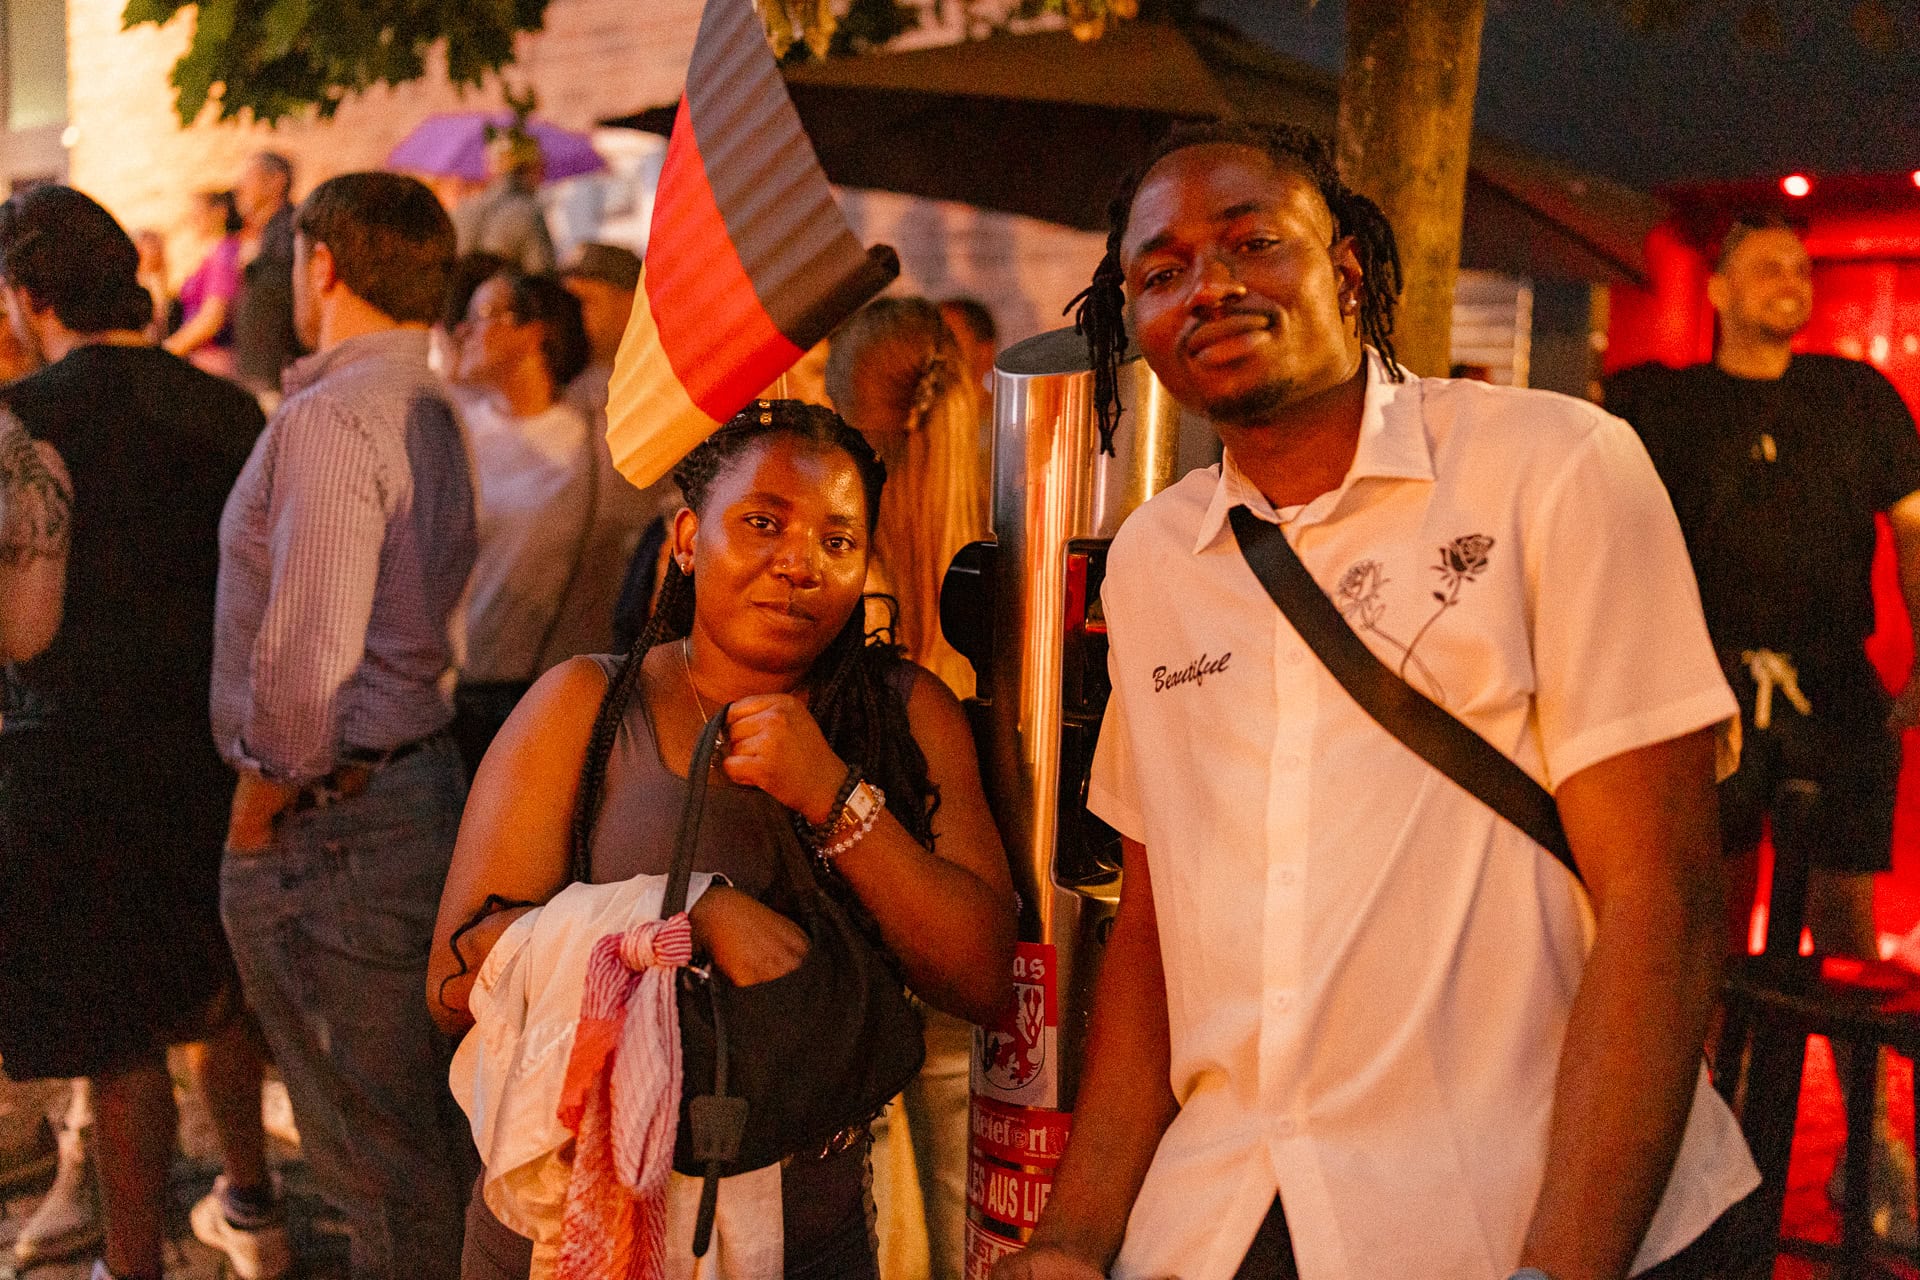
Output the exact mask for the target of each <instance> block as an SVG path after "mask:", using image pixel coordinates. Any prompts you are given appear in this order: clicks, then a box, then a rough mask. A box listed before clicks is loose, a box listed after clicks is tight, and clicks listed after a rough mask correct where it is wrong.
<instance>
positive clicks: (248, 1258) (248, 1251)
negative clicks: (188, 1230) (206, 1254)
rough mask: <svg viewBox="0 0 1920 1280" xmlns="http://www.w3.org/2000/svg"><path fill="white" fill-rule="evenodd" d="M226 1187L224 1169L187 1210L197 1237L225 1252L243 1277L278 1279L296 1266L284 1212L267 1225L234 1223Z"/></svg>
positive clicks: (246, 1278)
mask: <svg viewBox="0 0 1920 1280" xmlns="http://www.w3.org/2000/svg"><path fill="white" fill-rule="evenodd" d="M226 1190H227V1175H225V1174H224V1173H223V1174H221V1175H220V1176H219V1177H217V1178H215V1179H214V1180H213V1190H211V1191H209V1192H207V1194H206V1195H204V1196H202V1197H201V1198H200V1202H199V1203H198V1204H196V1205H194V1206H193V1208H192V1210H191V1211H190V1212H189V1213H188V1214H187V1221H188V1223H189V1224H191V1225H192V1227H193V1235H194V1239H196V1240H198V1241H199V1242H200V1243H201V1244H204V1245H206V1246H207V1247H208V1248H211V1249H218V1250H219V1251H220V1252H221V1253H224V1254H225V1255H226V1256H227V1262H228V1263H229V1264H230V1265H231V1266H232V1267H233V1274H234V1275H236V1276H238V1277H239V1278H240V1280H279V1277H281V1276H283V1275H285V1274H286V1273H287V1272H288V1271H289V1270H291V1269H292V1267H293V1251H292V1250H291V1249H290V1248H289V1247H288V1245H287V1225H286V1221H285V1219H284V1216H283V1217H282V1218H281V1219H280V1220H278V1221H275V1222H272V1223H269V1224H267V1225H265V1226H259V1227H239V1226H235V1225H234V1224H233V1222H232V1221H231V1220H230V1219H229V1218H228V1217H227V1200H226Z"/></svg>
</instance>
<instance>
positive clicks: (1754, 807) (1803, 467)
mask: <svg viewBox="0 0 1920 1280" xmlns="http://www.w3.org/2000/svg"><path fill="white" fill-rule="evenodd" d="M1707 289H1708V298H1709V300H1710V301H1711V302H1712V304H1713V307H1714V310H1715V311H1716V312H1718V314H1719V320H1720V339H1719V345H1718V347H1717V349H1716V350H1715V353H1714V359H1713V361H1712V362H1711V363H1709V364H1698V365H1693V366H1691V367H1689V368H1686V369H1678V370H1675V369H1668V368H1665V367H1662V366H1658V365H1640V366H1637V367H1635V368H1632V369H1627V370H1624V371H1622V372H1620V373H1618V374H1616V375H1615V376H1614V377H1613V378H1611V379H1609V380H1608V382H1607V386H1606V405H1607V408H1608V409H1609V410H1611V411H1612V412H1614V413H1616V414H1619V415H1620V416H1621V417H1623V418H1625V419H1626V420H1627V421H1628V422H1630V423H1632V424H1633V426H1634V427H1635V428H1636V429H1637V430H1638V431H1639V433H1640V436H1641V439H1642V440H1644V441H1645V442H1646V446H1647V452H1648V453H1649V454H1650V455H1652V458H1653V463H1654V466H1655V467H1656V468H1657V469H1658V470H1659V472H1660V476H1661V478H1662V479H1663V480H1664V481H1665V482H1666V485H1667V490H1668V492H1669V493H1670V494H1671V495H1672V497H1673V505H1674V509H1675V511H1676V512H1677V513H1678V514H1679V517H1680V525H1681V528H1682V529H1683V530H1684V532H1685V534H1686V539H1687V546H1688V549H1689V551H1690V552H1691V553H1692V557H1693V566H1694V572H1695V574H1696V575H1697V576H1698V578H1699V581H1700V598H1701V603H1702V604H1703V605H1704V606H1705V609H1706V616H1707V627H1708V630H1709V631H1710V632H1711V633H1712V635H1713V639H1714V643H1715V645H1716V646H1717V647H1718V648H1719V650H1720V656H1721V661H1722V663H1723V665H1724V666H1725V668H1726V672H1727V678H1728V680H1729V681H1730V682H1731V683H1732V685H1733V688H1734V691H1735V693H1736V694H1737V695H1738V696H1739V699H1740V704H1741V720H1742V724H1741V728H1742V730H1743V734H1742V737H1743V741H1744V746H1743V749H1742V758H1741V763H1740V768H1739V770H1738V772H1736V773H1735V774H1734V775H1733V776H1732V777H1730V778H1728V779H1727V780H1726V781H1725V782H1724V783H1722V784H1721V792H1720V798H1721V835H1722V839H1723V841H1724V844H1725V847H1726V850H1727V853H1728V855H1729V857H1730V859H1731V862H1730V868H1729V869H1730V871H1731V872H1732V876H1731V880H1732V883H1731V885H1730V886H1729V895H1728V909H1729V912H1728V916H1729V918H1728V930H1729V944H1730V947H1731V948H1732V949H1733V950H1734V951H1735V952H1738V953H1744V952H1745V951H1746V949H1747V937H1748V921H1749V918H1750V916H1751V913H1752V909H1753V901H1754V890H1755V887H1756V886H1755V876H1756V867H1757V863H1758V847H1759V843H1760V835H1761V827H1762V824H1763V822H1764V821H1765V820H1766V819H1767V818H1769V817H1771V819H1772V824H1773V840H1774V846H1775V849H1776V851H1777V855H1778V856H1780V857H1786V858H1796V859H1801V860H1803V861H1804V862H1805V863H1806V864H1807V865H1808V867H1809V869H1810V870H1809V876H1808V884H1807V907H1806V919H1807V925H1808V927H1809V928H1810V929H1811V930H1812V933H1813V940H1814V946H1815V947H1816V948H1817V949H1818V950H1819V951H1821V952H1822V953H1826V954H1837V955H1845V956H1854V957H1859V958H1862V959H1876V958H1878V955H1879V952H1878V949H1877V942H1878V938H1877V934H1876V931H1875V928H1874V919H1873V876H1874V873H1876V872H1884V871H1886V870H1888V869H1889V868H1890V867H1891V865H1892V839H1893V808H1894V789H1895V785H1896V783H1897V781H1898V778H1899V773H1900V739H1899V735H1900V733H1901V732H1902V731H1904V730H1906V729H1908V728H1911V727H1912V726H1913V725H1914V724H1915V723H1917V722H1920V682H1915V681H1913V680H1909V681H1908V683H1907V685H1906V687H1905V688H1904V689H1903V690H1902V691H1901V692H1900V693H1899V694H1898V695H1897V696H1895V697H1893V698H1891V699H1890V698H1889V697H1888V695H1887V693H1886V691H1885V690H1884V688H1883V687H1882V686H1881V684H1880V680H1879V677H1878V675H1877V674H1876V673H1875V671H1874V669H1873V667H1872V665H1871V663H1869V662H1868V660H1867V657H1866V653H1865V651H1864V649H1863V647H1862V644H1863V642H1864V641H1865V640H1866V638H1867V636H1868V634H1869V633H1870V632H1872V630H1873V623H1874V618H1873V593H1872V587H1871V572H1872V565H1873V554H1874V542H1875V517H1876V516H1877V515H1880V514H1882V513H1884V514H1886V515H1887V516H1888V517H1889V520H1890V522H1891V525H1892V528H1893V535H1894V547H1895V551H1896V552H1897V554H1898V558H1899V562H1900V581H1901V586H1902V592H1903V594H1904V595H1905V596H1906V600H1907V607H1908V612H1909V614H1910V615H1911V616H1912V617H1913V618H1914V620H1915V622H1916V623H1920V434H1917V433H1916V431H1915V428H1914V421H1913V417H1912V415H1911V414H1910V413H1909V412H1908V411H1907V407H1906V405H1905V404H1904V403H1903V402H1902V401H1901V399H1900V395H1899V393H1898V392H1897V391H1895V390H1894V387H1893V384H1892V383H1890V382H1888V381H1887V379H1886V377H1885V376H1884V375H1882V374H1881V373H1880V372H1879V371H1878V370H1877V369H1875V368H1874V367H1873V366H1871V365H1868V364H1864V363H1861V362H1860V361H1857V360H1845V359H1841V358H1839V357H1837V356H1825V355H1796V354H1795V353H1794V351H1793V349H1792V342H1793V339H1794V337H1795V335H1797V334H1798V333H1799V332H1800V330H1801V329H1802V328H1804V327H1805V326H1806V323H1807V320H1808V319H1809V317H1810V315H1811V313H1812V306H1813V264H1812V259H1811V258H1810V257H1809V255H1808V253H1807V250H1806V247H1805V246H1804V245H1803V244H1801V242H1800V238H1799V236H1798V235H1796V234H1795V232H1794V231H1793V229H1792V228H1791V227H1789V226H1787V225H1786V224H1785V223H1784V222H1781V221H1777V220H1775V221H1745V222H1740V223H1736V224H1735V225H1734V227H1733V229H1732V230H1731V231H1729V232H1728V234H1727V236H1726V238H1725V240H1724V241H1723V243H1722V246H1721V250H1720V257H1719V261H1718V262H1717V264H1716V265H1715V269H1714V274H1713V276H1712V279H1711V280H1710V281H1709V283H1708V286H1707ZM1881 1145H1883V1146H1884V1145H1885V1144H1884V1143H1883V1144H1881ZM1877 1181H1878V1179H1877ZM1904 1181H1905V1183H1906V1188H1907V1190H1906V1193H1905V1196H1904V1197H1903V1198H1905V1199H1906V1201H1907V1208H1906V1210H1905V1214H1904V1216H1905V1218H1906V1221H1907V1222H1908V1223H1909V1224H1910V1223H1911V1220H1912V1209H1911V1198H1910V1197H1911V1187H1912V1183H1911V1178H1907V1179H1905V1180H1904Z"/></svg>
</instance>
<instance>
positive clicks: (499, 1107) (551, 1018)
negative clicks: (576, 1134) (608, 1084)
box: [450, 875, 784, 1280]
mask: <svg viewBox="0 0 1920 1280" xmlns="http://www.w3.org/2000/svg"><path fill="white" fill-rule="evenodd" d="M712 879H713V878H712V877H711V876H708V875H695V876H694V877H693V881H692V884H691V885H690V886H689V889H688V895H687V902H688V905H692V903H694V902H695V901H697V900H698V899H699V897H700V895H701V894H703V893H705V892H706V890H707V886H708V885H709V884H710V883H711V882H712ZM666 883H667V878H666V877H665V876H636V877H634V878H633V879H631V880H624V881H621V882H620V883H618V884H573V885H569V886H568V887H567V888H565V889H563V890H561V891H560V892H559V893H558V894H556V895H555V896H554V898H553V900H552V901H551V902H548V903H547V904H546V905H545V906H543V907H539V908H536V909H535V910H532V911H529V912H527V913H526V914H525V915H523V916H521V917H520V918H519V919H518V920H516V921H514V922H513V923H512V924H511V925H509V926H508V928H507V931H506V932H505V933H503V934H501V935H500V940H499V941H498V942H497V943H495V944H494V947H493V950H492V951H491V952H490V953H489V954H488V956H487V959H486V963H484V964H483V965H481V966H480V973H479V975H478V976H477V977H476V979H475V981H474V987H473V994H472V996H471V997H470V998H469V1005H470V1007H471V1009H472V1011H473V1017H474V1027H473V1030H472V1031H469V1032H468V1033H467V1037H466V1039H465V1040H463V1041H461V1042H460V1048H459V1050H458V1051H457V1052H456V1053H455V1054H454V1055H453V1069H452V1071H451V1072H450V1082H451V1084H452V1087H453V1096H454V1098H455V1099H456V1100H457V1101H458V1102H459V1103H460V1106H461V1109H462V1110H464V1111H465V1112H466V1113H467V1119H468V1121H469V1122H470V1123H471V1124H472V1127H473V1140H474V1144H475V1145H476V1146H477V1147H478V1148H479V1149H480V1158H481V1160H482V1161H484V1162H485V1164H486V1173H485V1175H484V1176H483V1178H482V1180H481V1194H482V1196H483V1197H484V1198H485V1199H486V1202H487V1207H488V1208H489V1209H491V1210H493V1213H494V1216H496V1217H497V1218H499V1219H500V1221H501V1222H502V1223H503V1224H505V1225H506V1226H507V1227H509V1228H511V1229H512V1230H514V1231H517V1232H519V1233H520V1234H521V1235H523V1236H526V1237H528V1238H529V1239H531V1240H532V1241H533V1246H534V1248H533V1271H532V1273H531V1276H530V1280H544V1278H545V1277H547V1276H550V1275H551V1274H552V1269H553V1266H554V1264H555V1263H556V1262H557V1260H558V1258H559V1252H560V1227H561V1217H562V1213H563V1211H564V1209H565V1207H566V1201H567V1180H568V1177H569V1175H570V1173H571V1171H572V1163H571V1161H570V1159H568V1155H569V1154H570V1153H571V1147H570V1146H569V1145H568V1144H569V1143H570V1142H571V1141H572V1140H573V1134H572V1133H571V1132H570V1131H569V1130H568V1129H567V1127H566V1126H565V1125H563V1124H562V1123H560V1118H559V1114H558V1112H559V1105H560V1089H561V1084H562V1082H563V1081H564V1080H565V1079H566V1073H567V1058H568V1056H569V1055H570V1054H571V1053H572V1051H573V1033H574V1028H575V1026H576V1024H577V1023H578V1020H579V1017H580V998H581V995H582V993H583V991H584V989H585V984H586V973H587V959H588V956H589V955H590V954H591V953H592V951H593V947H594V944H595V943H597V942H598V941H599V940H600V939H601V938H603V937H605V936H606V935H607V934H610V933H624V932H626V931H627V930H628V929H629V928H631V927H632V926H634V925H636V924H640V923H643V922H645V921H648V920H652V919H655V918H657V917H658V916H659V914H660V900H661V898H662V896H663V895H664V894H665V892H666ZM699 1202H700V1180H699V1179H697V1178H687V1177H683V1176H681V1175H680V1174H675V1175H674V1176H673V1180H672V1183H671V1185H670V1186H669V1187H668V1189H667V1264H668V1271H667V1275H668V1277H670V1280H681V1278H683V1277H684V1278H685V1280H696V1278H697V1280H713V1278H716V1277H724V1278H725V1280H761V1278H762V1277H765V1278H766V1280H777V1277H779V1276H780V1275H781V1274H782V1272H783V1269H784V1256H783V1248H782V1244H783V1241H782V1232H783V1228H784V1224H783V1220H782V1215H781V1208H780V1166H779V1165H771V1166H769V1167H767V1168H765V1169H756V1170H754V1171H753V1172H751V1173H744V1174H740V1175H738V1176H736V1177H732V1178H723V1179H722V1180H721V1183H720V1198H719V1202H718V1208H717V1211H716V1213H715V1216H714V1225H713V1245H712V1247H711V1248H710V1249H709V1250H708V1252H707V1256H706V1257H705V1258H704V1259H699V1260H698V1261H697V1263H696V1259H695V1258H694V1256H693V1220H694V1215H695V1213H696V1212H697V1211H698V1208H699Z"/></svg>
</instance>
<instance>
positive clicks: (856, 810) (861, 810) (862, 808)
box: [847, 782, 880, 822]
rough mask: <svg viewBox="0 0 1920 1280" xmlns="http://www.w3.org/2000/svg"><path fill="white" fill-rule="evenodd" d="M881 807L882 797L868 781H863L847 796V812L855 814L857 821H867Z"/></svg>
mask: <svg viewBox="0 0 1920 1280" xmlns="http://www.w3.org/2000/svg"><path fill="white" fill-rule="evenodd" d="M879 808H880V797H879V795H878V794H876V793H875V791H874V789H873V787H872V786H871V785H870V784H868V783H865V782H862V783H861V784H860V785H859V786H857V787H855V788H854V789H853V794H852V795H850V796H848V797H847V812H848V813H850V814H852V815H853V818H854V821H856V822H865V821H866V820H867V819H868V818H871V817H872V816H873V815H874V813H875V811H877V810H878V809H879Z"/></svg>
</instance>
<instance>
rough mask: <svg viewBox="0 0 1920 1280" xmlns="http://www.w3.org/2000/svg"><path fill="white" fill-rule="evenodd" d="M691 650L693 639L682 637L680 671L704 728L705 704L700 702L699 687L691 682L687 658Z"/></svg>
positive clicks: (690, 670) (690, 666)
mask: <svg viewBox="0 0 1920 1280" xmlns="http://www.w3.org/2000/svg"><path fill="white" fill-rule="evenodd" d="M692 649H693V637H692V636H685V637H683V638H682V639H681V641H680V669H681V670H683V671H685V672H686V673H687V692H688V693H691V694H692V695H693V705H694V706H695V707H696V708H698V709H699V711H700V724H701V727H702V728H704V727H706V723H707V720H708V716H707V704H706V703H704V702H702V701H701V700H700V686H699V685H697V684H695V683H694V682H693V659H692V658H690V657H689V656H688V654H689V653H690V652H691V651H692Z"/></svg>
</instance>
